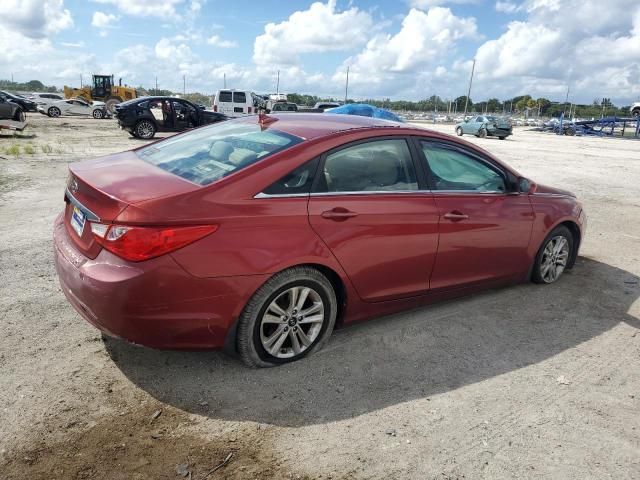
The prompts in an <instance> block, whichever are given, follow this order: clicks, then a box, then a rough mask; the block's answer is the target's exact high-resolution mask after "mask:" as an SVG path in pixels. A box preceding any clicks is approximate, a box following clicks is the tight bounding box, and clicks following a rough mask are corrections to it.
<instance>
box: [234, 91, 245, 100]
mask: <svg viewBox="0 0 640 480" xmlns="http://www.w3.org/2000/svg"><path fill="white" fill-rule="evenodd" d="M233 103H247V95H246V94H245V93H244V92H233Z"/></svg>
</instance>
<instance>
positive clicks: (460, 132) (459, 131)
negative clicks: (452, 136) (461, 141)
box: [456, 127, 464, 137]
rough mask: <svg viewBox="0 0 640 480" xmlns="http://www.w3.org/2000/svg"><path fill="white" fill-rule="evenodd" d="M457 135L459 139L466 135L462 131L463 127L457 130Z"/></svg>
mask: <svg viewBox="0 0 640 480" xmlns="http://www.w3.org/2000/svg"><path fill="white" fill-rule="evenodd" d="M456 134H457V135H458V136H459V137H461V136H462V135H463V134H464V132H463V131H462V127H458V128H456Z"/></svg>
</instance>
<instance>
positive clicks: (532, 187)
mask: <svg viewBox="0 0 640 480" xmlns="http://www.w3.org/2000/svg"><path fill="white" fill-rule="evenodd" d="M518 189H519V190H520V192H522V193H527V194H529V195H531V194H533V193H536V190H537V189H538V186H537V185H536V184H535V183H534V182H532V181H531V180H529V179H528V178H524V177H520V178H519V179H518Z"/></svg>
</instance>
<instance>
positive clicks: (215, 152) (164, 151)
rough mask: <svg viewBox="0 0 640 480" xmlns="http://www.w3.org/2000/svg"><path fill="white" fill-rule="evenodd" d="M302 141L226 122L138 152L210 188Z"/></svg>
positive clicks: (152, 161)
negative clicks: (211, 184) (231, 175)
mask: <svg viewBox="0 0 640 480" xmlns="http://www.w3.org/2000/svg"><path fill="white" fill-rule="evenodd" d="M301 141H302V139H301V138H299V137H296V136H294V135H290V134H288V133H284V132H280V131H278V130H272V129H270V128H269V129H265V130H263V129H262V128H261V127H260V125H258V124H257V123H255V124H254V123H251V124H247V123H236V122H224V123H218V124H214V125H210V126H208V127H203V128H199V129H197V130H193V131H191V132H188V133H185V134H182V135H178V136H176V137H172V138H168V139H166V140H163V141H160V142H157V143H154V144H152V145H149V146H148V147H145V148H142V149H140V150H138V151H136V154H137V155H138V156H139V157H140V158H141V159H142V160H144V161H146V162H149V163H151V164H153V165H156V166H157V167H159V168H162V169H163V170H166V171H168V172H171V173H173V174H174V175H177V176H179V177H182V178H184V179H186V180H189V181H191V182H193V183H197V184H198V185H208V184H210V183H213V182H215V181H216V180H219V179H221V178H223V177H226V176H227V175H230V174H232V173H234V172H236V171H238V170H241V169H243V168H245V167H247V166H249V165H252V164H254V163H256V162H258V161H260V160H262V159H264V158H267V157H269V156H270V155H273V154H275V153H277V152H280V151H282V150H285V149H287V148H289V147H291V146H293V145H296V144H297V143H300V142H301Z"/></svg>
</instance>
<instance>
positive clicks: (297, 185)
mask: <svg viewBox="0 0 640 480" xmlns="http://www.w3.org/2000/svg"><path fill="white" fill-rule="evenodd" d="M318 161H319V158H314V159H313V160H311V161H310V162H307V163H305V164H304V165H300V166H299V167H298V168H296V169H295V170H293V171H292V172H291V173H288V174H287V175H285V176H284V177H282V178H281V179H280V180H278V181H277V182H275V183H273V184H271V185H270V186H269V187H267V188H266V189H264V191H263V192H262V193H264V194H267V195H295V194H301V193H303V194H304V193H309V192H310V191H311V185H312V184H313V179H314V177H315V174H316V170H317V169H318Z"/></svg>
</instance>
